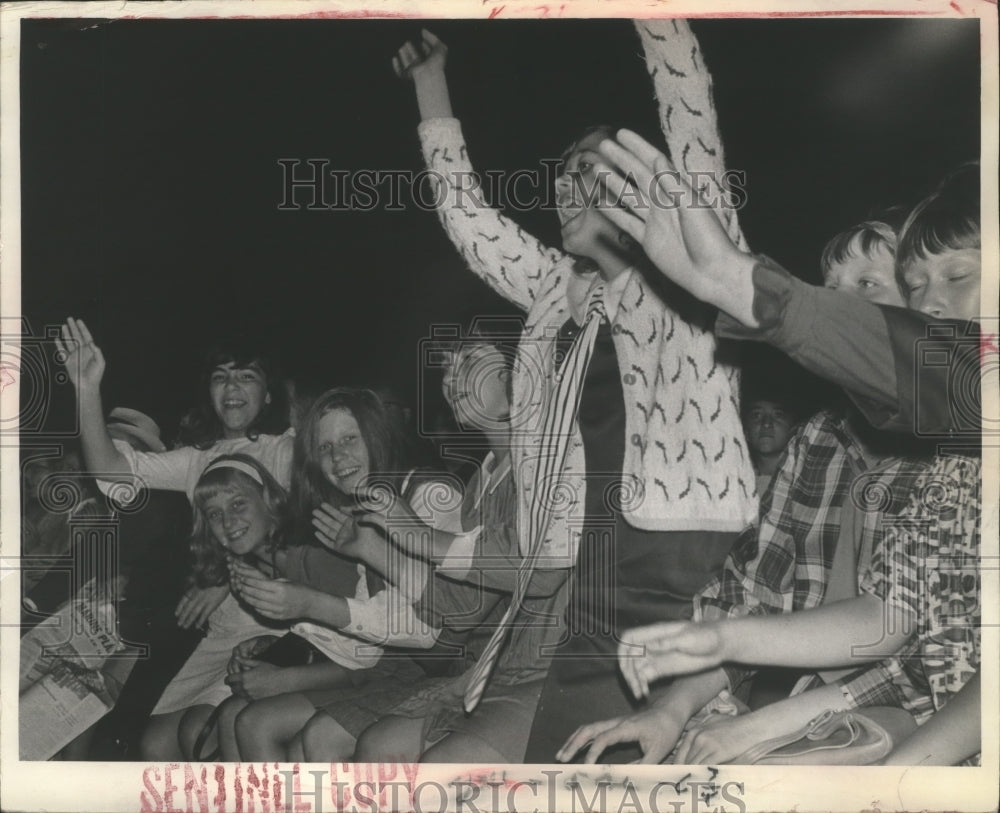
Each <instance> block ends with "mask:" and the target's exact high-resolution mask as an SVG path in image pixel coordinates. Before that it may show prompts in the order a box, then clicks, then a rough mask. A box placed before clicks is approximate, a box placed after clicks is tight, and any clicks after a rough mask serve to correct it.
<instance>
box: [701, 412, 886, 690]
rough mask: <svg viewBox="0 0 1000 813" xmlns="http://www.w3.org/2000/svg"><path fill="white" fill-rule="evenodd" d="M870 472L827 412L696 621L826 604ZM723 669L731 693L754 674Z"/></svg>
mask: <svg viewBox="0 0 1000 813" xmlns="http://www.w3.org/2000/svg"><path fill="white" fill-rule="evenodd" d="M867 467H868V466H867V464H866V462H865V459H864V456H863V455H862V451H861V447H860V446H859V444H858V443H857V442H856V441H855V440H854V438H853V436H852V435H851V433H850V432H849V431H848V429H847V421H846V419H845V418H843V417H838V416H836V415H834V414H832V413H830V412H826V411H824V412H820V413H819V414H817V415H815V416H814V417H813V418H812V419H810V420H809V421H808V422H807V423H806V424H805V425H804V426H803V427H802V429H801V430H799V432H798V433H797V434H796V436H795V437H794V438H793V439H792V440H791V442H790V443H789V445H788V449H787V451H786V454H785V457H784V459H783V461H782V464H781V467H780V468H779V470H778V471H777V472H776V473H775V475H774V478H773V480H772V481H771V485H770V488H768V489H767V491H766V492H765V493H764V494H763V496H762V497H761V501H760V517H759V519H758V521H757V522H756V523H754V524H753V525H750V526H749V527H748V528H746V530H744V531H743V532H742V533H741V534H740V536H739V537H738V538H737V540H736V543H735V544H734V545H733V549H732V552H731V553H730V554H729V557H728V558H727V559H726V563H725V565H724V566H723V569H722V573H721V574H719V575H718V576H717V577H715V578H714V579H713V580H712V581H710V582H709V583H708V584H707V585H706V586H705V587H704V588H703V589H702V590H701V592H700V593H699V594H698V595H697V596H695V598H694V605H695V606H694V617H695V619H696V620H702V619H705V620H714V619H721V618H727V617H729V618H731V617H737V616H744V615H763V614H765V613H789V612H792V611H793V610H805V609H808V608H810V607H816V606H818V605H819V604H821V603H822V601H823V597H824V595H825V594H826V586H827V582H828V580H829V576H830V568H831V566H832V564H833V554H834V551H835V550H836V547H837V540H838V537H839V535H840V516H841V510H842V507H843V505H844V503H845V501H846V500H847V497H848V495H849V494H850V491H851V484H852V482H853V481H854V479H855V478H856V477H857V476H858V475H859V474H861V473H862V472H864V471H865V470H866V469H867ZM725 668H726V672H727V674H728V675H729V679H730V686H731V688H733V689H735V688H736V687H737V686H738V684H739V683H741V682H742V681H743V680H745V679H746V677H747V675H748V672H747V671H746V670H744V669H740V668H738V667H731V666H726V667H725Z"/></svg>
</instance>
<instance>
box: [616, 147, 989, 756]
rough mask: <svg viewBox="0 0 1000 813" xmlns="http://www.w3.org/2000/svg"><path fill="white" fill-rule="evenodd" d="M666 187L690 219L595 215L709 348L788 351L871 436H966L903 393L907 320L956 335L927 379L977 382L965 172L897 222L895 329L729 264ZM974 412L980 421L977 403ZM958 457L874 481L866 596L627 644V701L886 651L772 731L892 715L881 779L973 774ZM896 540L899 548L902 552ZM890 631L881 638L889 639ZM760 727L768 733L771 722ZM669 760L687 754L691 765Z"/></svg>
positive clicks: (912, 391)
mask: <svg viewBox="0 0 1000 813" xmlns="http://www.w3.org/2000/svg"><path fill="white" fill-rule="evenodd" d="M619 137H620V138H621V139H622V142H623V143H624V144H625V145H626V149H622V147H621V146H619V145H616V144H613V143H611V142H605V144H604V145H602V149H603V150H606V152H605V154H606V155H608V157H609V158H611V160H613V161H615V162H616V163H619V165H621V166H628V167H629V171H630V172H632V173H635V172H636V170H637V168H638V167H640V166H641V167H642V169H640V170H639V177H638V182H639V183H640V184H641V183H642V182H643V181H644V180H646V181H649V180H651V178H652V172H653V171H659V170H663V169H664V168H669V167H670V165H669V162H668V161H667V159H666V158H665V157H664V156H662V155H661V154H658V153H657V152H656V150H655V148H652V147H651V146H650V145H649V144H647V143H645V142H643V141H642V139H640V138H639V137H637V136H634V134H628V133H625V132H623V133H621V134H620V135H619ZM647 173H648V176H649V177H644V176H646V174H647ZM678 178H679V176H677V175H676V173H675V174H673V175H672V176H671V177H669V178H668V177H667V175H666V174H665V173H662V172H660V173H659V176H658V181H656V182H661V185H662V181H663V179H667V181H666V186H667V187H668V188H669V190H668V191H671V192H672V193H677V192H678V191H681V192H682V193H683V194H685V195H686V200H687V201H689V205H687V206H681V207H678V208H676V209H674V210H673V211H669V212H668V211H666V210H664V209H662V208H661V209H656V208H655V207H650V208H648V209H646V210H645V211H642V212H636V213H635V214H630V213H628V212H624V211H621V212H620V213H615V212H611V213H609V216H610V217H612V219H615V220H616V222H618V223H619V224H620V225H622V226H623V227H624V228H626V229H627V230H628V231H629V233H630V234H632V236H633V237H635V238H636V239H639V240H643V241H644V242H648V244H649V245H651V246H652V245H655V246H656V247H657V250H656V251H655V252H654V253H656V254H657V256H656V257H654V258H653V259H654V261H655V262H656V263H657V265H658V267H659V268H660V269H661V270H662V271H663V272H664V273H665V274H668V275H669V276H670V278H671V279H672V280H673V281H674V282H677V283H678V284H680V285H682V286H683V287H685V288H687V289H688V290H690V291H691V292H692V293H695V294H696V295H697V296H699V297H700V298H702V299H704V300H705V301H707V302H710V303H711V304H714V305H716V306H717V307H719V308H720V309H721V310H722V311H724V313H725V314H729V316H728V317H725V316H723V317H720V322H721V323H722V324H721V326H720V327H721V330H720V332H721V333H723V335H730V336H736V337H743V338H747V337H749V338H758V339H763V340H765V341H768V342H770V343H771V344H774V345H775V346H778V347H781V348H782V349H786V350H787V351H788V352H789V354H790V355H792V356H793V357H794V358H795V359H796V360H798V361H800V362H801V363H803V364H804V365H805V366H807V367H808V368H809V369H811V370H814V371H816V372H818V373H819V374H821V375H824V377H827V378H829V379H831V380H834V381H836V382H837V383H839V384H841V385H842V386H844V387H845V389H847V390H848V392H849V393H851V394H852V397H854V399H855V401H856V402H857V403H858V404H859V406H861V407H862V409H863V410H865V411H866V414H867V415H868V416H869V418H870V420H872V422H873V423H877V424H879V425H890V426H897V427H898V426H902V427H904V428H908V429H909V430H911V431H914V430H917V429H919V428H920V427H919V426H917V424H916V422H915V421H914V420H913V419H914V418H915V417H916V415H917V414H918V405H919V407H920V409H924V408H926V407H930V409H929V411H930V412H931V413H932V416H931V417H932V420H931V421H930V425H931V426H932V427H933V428H934V429H936V430H937V431H938V432H942V431H955V430H956V429H957V430H959V431H961V430H962V429H963V428H964V427H963V426H961V425H960V422H961V421H957V420H956V414H955V413H956V410H955V409H954V407H955V404H954V403H953V402H952V403H946V404H945V405H944V407H945V408H944V409H942V408H941V404H940V403H937V404H935V403H934V402H935V401H938V402H940V401H942V400H946V399H942V398H941V396H942V393H945V394H948V393H949V390H948V389H947V388H944V389H942V388H930V387H926V386H924V387H917V386H916V384H915V382H914V380H913V376H914V369H913V367H914V365H913V361H914V354H915V352H917V351H918V350H919V342H917V341H916V340H917V339H920V338H923V337H925V336H926V335H927V333H926V331H927V329H928V327H930V326H934V327H938V326H939V323H932V322H930V321H929V320H927V319H926V318H923V319H921V318H914V317H915V315H916V314H915V313H914V311H920V312H922V313H924V314H928V315H931V316H935V317H941V318H950V319H952V320H953V321H951V323H950V324H948V323H945V324H944V325H943V326H944V327H950V328H951V329H952V331H953V341H952V345H953V347H952V350H954V351H955V352H953V353H951V354H949V355H948V360H947V363H946V364H944V365H941V368H940V369H941V370H943V373H942V372H939V373H938V375H939V376H940V375H942V374H943V375H945V376H946V377H947V378H949V379H950V377H951V376H953V375H954V373H955V370H956V366H959V367H960V366H961V365H963V364H968V363H970V361H971V362H972V363H975V364H976V366H975V367H973V368H972V369H973V371H978V370H979V368H978V358H977V357H976V355H975V351H976V350H978V348H977V347H975V346H973V347H972V352H971V353H970V352H969V347H968V345H969V344H970V343H969V341H968V336H969V335H970V332H971V333H972V334H973V335H975V333H976V330H975V320H976V319H978V318H979V312H980V301H979V293H978V292H979V278H980V274H981V254H980V247H981V243H980V226H979V174H978V166H975V165H972V166H966V167H963V168H961V169H960V170H959V171H958V172H956V173H954V174H952V175H951V176H949V177H948V178H946V179H945V181H944V182H943V183H942V184H941V186H940V187H939V188H938V190H937V191H935V193H934V194H932V195H931V196H929V197H928V198H927V199H925V200H924V201H923V202H921V203H920V204H919V205H918V206H917V207H916V208H915V209H914V211H913V212H912V213H911V215H910V217H909V218H908V219H907V222H906V224H905V226H904V229H903V233H902V235H901V237H900V240H899V244H900V251H899V257H898V259H897V263H898V267H899V269H900V271H901V277H902V279H903V280H904V282H905V285H906V294H907V301H908V305H909V307H910V309H911V310H910V312H909V313H907V312H905V311H900V310H897V309H894V308H878V309H869V308H859V307H858V303H857V302H848V301H846V300H845V298H842V297H837V296H830V295H826V296H824V295H820V293H819V292H817V291H816V289H813V288H811V287H810V286H807V285H805V284H804V283H801V282H799V281H797V280H795V279H794V278H793V277H791V276H790V275H788V274H787V273H786V272H784V271H782V270H781V269H777V268H774V267H773V266H771V265H770V264H768V263H765V262H762V261H760V260H758V259H756V258H754V257H752V256H750V255H748V254H746V253H744V252H742V251H740V250H738V249H737V248H736V247H735V246H733V245H732V243H731V242H730V241H729V239H728V237H727V236H726V234H725V231H724V230H723V229H722V228H721V227H720V225H719V224H718V221H717V220H716V219H715V217H714V215H713V213H712V212H711V211H710V210H709V211H702V212H699V211H698V196H697V193H695V192H693V191H692V190H691V189H690V188H689V187H686V185H685V184H684V182H683V181H680V180H678ZM609 186H612V187H617V186H621V184H619V183H618V182H617V181H614V182H612V184H610V185H609ZM676 187H679V189H678V188H676ZM612 191H615V189H614V188H613V189H612ZM706 215H707V216H706ZM647 237H649V238H650V239H649V240H648V241H647ZM668 258H669V259H668ZM952 277H954V279H952ZM959 320H972V324H970V323H969V322H968V321H959ZM970 356H971V359H970ZM946 381H947V379H946ZM947 400H951V399H947ZM970 406H973V408H974V409H976V410H978V409H979V406H978V404H977V405H971V404H970ZM964 417H965V418H966V419H967V417H968V416H964ZM977 435H978V432H977ZM977 435H976V436H973V438H977ZM972 445H973V446H975V445H976V443H975V442H973V444H972ZM963 452H964V454H966V455H971V456H961V455H951V456H938V457H935V458H934V459H932V460H931V461H929V462H926V463H922V464H920V463H915V462H913V461H901V462H900V465H899V466H898V467H897V471H895V472H886V473H885V475H886V477H885V478H882V479H883V480H886V478H888V477H892V476H895V475H899V474H900V473H902V474H906V473H907V472H905V471H904V470H905V469H906V468H907V467H909V468H910V469H911V471H910V472H909V475H910V478H911V479H910V480H909V488H908V489H907V491H908V493H903V494H902V496H903V505H902V507H900V506H899V505H898V504H893V503H896V502H897V499H898V498H899V497H900V496H901V489H900V488H899V486H900V485H902V484H903V483H905V482H906V481H905V479H904V480H888V494H887V495H886V496H887V497H888V500H889V506H888V507H886V506H879V508H880V510H879V511H878V512H877V513H875V514H874V516H876V517H877V518H878V519H879V520H880V526H881V527H880V529H879V533H880V538H881V540H882V544H881V545H878V546H877V547H876V549H875V554H874V556H873V560H872V563H871V566H870V567H869V568H867V571H866V573H865V576H864V578H863V580H862V584H861V587H862V590H863V591H864V593H865V594H864V595H862V596H860V597H858V598H855V599H849V600H845V601H841V602H838V603H836V604H833V605H828V606H825V607H822V608H819V609H816V610H813V611H810V612H808V613H798V614H792V615H787V616H778V617H771V618H760V619H752V620H751V619H745V620H741V621H738V622H724V623H722V624H719V625H718V626H717V627H716V628H715V629H713V628H706V627H704V626H701V627H697V628H696V627H693V626H692V625H677V624H671V625H654V626H653V627H650V628H647V629H646V630H644V631H637V633H636V635H635V636H634V637H633V639H632V642H633V643H636V642H640V643H644V644H645V645H646V653H647V654H646V656H645V658H642V659H638V660H636V659H623V660H622V661H621V663H622V667H623V670H624V671H625V673H626V676H627V678H628V679H629V681H630V683H631V685H632V686H633V688H634V689H635V690H636V691H637V692H638V693H640V694H641V693H642V692H643V690H644V686H645V685H646V683H647V682H648V681H649V680H651V679H654V678H656V677H658V676H661V675H666V674H679V673H684V672H689V671H700V670H703V669H706V668H708V667H711V666H712V665H714V664H719V663H721V662H723V661H730V662H743V663H780V664H787V665H809V666H824V665H845V663H851V662H854V663H857V662H858V661H864V660H869V659H872V660H875V659H878V657H879V656H880V653H881V654H885V652H886V651H888V652H892V651H893V650H894V649H898V650H899V651H898V652H896V654H895V655H892V656H891V657H890V658H889V659H888V660H886V661H884V662H883V663H881V664H878V665H877V666H875V667H872V668H871V669H868V670H865V671H864V672H862V673H861V674H855V675H852V676H850V677H848V678H845V679H844V680H842V681H841V682H840V683H839V685H838V684H832V685H830V686H826V687H823V688H822V689H818V690H816V691H815V692H813V693H807V694H804V695H800V696H798V697H795V698H790V699H789V700H787V701H784V704H783V709H781V717H782V723H783V725H784V726H785V728H786V729H791V730H794V729H796V728H798V727H799V726H801V725H803V724H804V723H805V722H807V721H808V719H809V718H810V717H811V716H812V715H813V714H815V713H816V711H817V709H819V708H821V707H822V705H823V704H830V706H833V707H836V706H841V707H842V706H843V705H847V706H864V705H871V704H879V703H885V702H892V701H893V700H895V701H896V703H897V704H898V705H902V706H903V707H904V708H907V710H909V711H911V713H913V714H914V716H915V717H916V718H917V720H918V722H922V723H926V724H925V725H924V726H922V727H921V728H920V729H918V730H917V732H916V733H915V734H913V735H912V736H911V737H909V738H908V739H907V740H906V741H904V742H903V743H902V744H901V745H900V746H898V747H897V749H896V750H895V751H894V752H893V753H892V754H890V755H889V757H888V758H887V760H886V761H887V762H888V763H891V764H955V763H958V762H962V761H963V760H967V759H970V758H974V757H975V755H976V754H977V752H978V751H979V748H980V741H979V707H980V698H979V676H978V668H979V659H980V625H981V608H980V603H979V594H980V576H979V545H980V516H981V504H982V482H981V463H980V460H979V457H978V455H976V450H975V449H971V450H963ZM882 485H883V486H884V485H885V482H883V483H882ZM935 494H937V495H938V497H937V498H935V496H934V495H935ZM942 494H943V495H944V499H942V498H941V495H942ZM905 532H908V533H909V534H910V535H909V536H908V537H907V536H900V534H902V533H905ZM900 540H902V542H901V541H900ZM892 617H894V618H895V619H896V622H897V623H896V624H895V626H892V625H887V624H886V619H889V618H892ZM910 630H913V633H912V634H909V635H908V634H907V633H908V632H909V631H910ZM715 632H718V633H719V635H715V634H713V633H715ZM775 633H778V634H777V635H776V634H775ZM640 639H641V640H640ZM880 639H881V641H882V642H883V644H886V646H884V647H883V648H882V649H876V648H869V652H868V653H867V654H865V653H862V654H861V655H860V656H859V655H858V653H857V652H856V650H855V644H856V642H857V641H858V640H861V641H862V642H870V641H879V640H880ZM900 647H902V648H901V649H900ZM946 704H947V705H946ZM830 706H828V707H830ZM771 713H772V720H773V719H774V717H773V714H774V709H773V707H772V709H771ZM713 730H714V729H713ZM779 733H781V732H779ZM694 736H698V735H694ZM772 736H773V734H772ZM683 745H684V744H683V743H682V746H683ZM682 750H683V751H684V753H685V754H687V755H690V751H691V749H690V748H687V749H684V748H682ZM702 756H705V754H702ZM719 761H724V760H719Z"/></svg>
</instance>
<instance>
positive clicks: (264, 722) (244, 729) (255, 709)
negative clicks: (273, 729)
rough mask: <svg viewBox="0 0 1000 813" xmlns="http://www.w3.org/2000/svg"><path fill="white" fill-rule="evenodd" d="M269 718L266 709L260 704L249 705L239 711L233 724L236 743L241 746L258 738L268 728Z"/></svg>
mask: <svg viewBox="0 0 1000 813" xmlns="http://www.w3.org/2000/svg"><path fill="white" fill-rule="evenodd" d="M270 718H271V715H270V714H269V713H268V709H267V707H266V706H264V705H263V704H261V703H251V704H250V705H248V706H246V707H245V708H243V709H240V710H239V711H238V712H236V715H235V719H234V723H233V728H234V730H235V731H236V740H237V742H239V743H240V744H241V745H243V744H244V743H248V742H251V741H253V740H255V739H257V738H259V737H260V735H261V732H263V731H265V730H266V729H267V728H268V724H269V722H270Z"/></svg>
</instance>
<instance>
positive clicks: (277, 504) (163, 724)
mask: <svg viewBox="0 0 1000 813" xmlns="http://www.w3.org/2000/svg"><path fill="white" fill-rule="evenodd" d="M192 502H193V503H194V530H193V533H192V537H191V550H192V552H193V554H194V559H195V570H194V576H195V580H196V582H197V583H198V584H200V585H203V586H210V585H215V584H217V583H218V582H219V581H220V579H225V578H226V576H227V559H228V558H230V557H232V558H235V559H239V560H242V561H246V562H253V563H254V564H255V565H256V566H258V567H262V568H264V569H265V570H267V571H268V572H269V573H272V574H274V573H276V564H275V562H276V556H277V553H278V551H279V550H280V549H281V548H283V546H284V544H285V532H286V530H287V527H288V506H287V499H286V495H285V491H284V489H282V488H281V486H280V485H278V483H277V482H276V481H275V479H274V478H273V477H272V476H271V475H270V474H269V473H268V472H267V470H266V469H265V468H264V467H263V466H262V465H261V464H260V463H258V462H257V461H256V460H254V459H253V458H251V457H249V456H247V455H226V456H222V457H218V458H216V459H215V460H214V461H212V463H210V464H209V465H208V467H207V468H206V469H205V471H204V472H203V474H202V476H201V477H200V478H199V479H198V482H197V484H196V485H195V488H194V494H193V495H192ZM276 630H277V631H279V632H280V631H282V625H281V624H275V623H273V622H268V621H267V620H264V619H260V618H259V617H257V616H255V615H253V614H251V613H250V612H249V611H248V609H247V608H246V606H245V605H244V604H242V603H241V602H240V601H239V600H238V599H237V598H236V597H235V596H234V595H233V594H232V593H229V592H228V591H227V593H226V597H225V599H224V600H223V602H222V603H221V604H220V605H219V607H218V608H217V609H216V610H215V611H214V612H212V613H211V615H210V616H209V625H208V632H207V634H206V636H205V638H204V639H203V640H202V641H201V643H200V644H199V645H198V647H197V649H195V651H194V653H193V654H192V655H191V657H190V658H189V659H188V660H187V662H186V663H185V664H184V666H183V667H181V670H180V672H179V673H178V674H177V676H176V677H174V679H173V680H172V681H171V682H170V684H169V685H168V686H167V688H166V690H165V691H164V693H163V696H162V697H161V698H160V700H159V702H158V703H157V705H156V707H155V708H154V709H153V716H152V717H151V718H150V722H149V725H148V726H147V728H146V731H145V733H144V734H143V739H142V745H141V748H142V753H143V756H144V758H146V759H155V760H164V759H181V758H183V757H184V756H185V755H190V753H191V750H192V748H193V745H194V740H195V737H196V736H197V734H198V732H199V731H200V730H201V728H202V726H203V725H204V723H205V721H206V720H207V719H208V717H209V715H210V714H211V713H212V709H213V708H214V707H215V706H217V705H218V704H219V703H221V702H222V701H223V700H225V699H226V698H228V697H229V695H230V689H229V686H227V685H226V682H225V678H226V669H227V665H228V664H229V661H230V658H231V656H232V651H233V647H235V646H236V645H237V644H239V643H240V642H242V641H245V640H247V639H250V638H254V637H255V636H259V635H262V634H265V633H268V634H273V633H274V632H275V631H276Z"/></svg>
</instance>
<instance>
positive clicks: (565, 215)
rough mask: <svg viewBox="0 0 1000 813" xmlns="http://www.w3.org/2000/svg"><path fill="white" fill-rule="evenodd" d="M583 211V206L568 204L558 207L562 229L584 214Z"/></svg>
mask: <svg viewBox="0 0 1000 813" xmlns="http://www.w3.org/2000/svg"><path fill="white" fill-rule="evenodd" d="M584 211H585V209H584V207H583V206H579V205H576V204H569V205H565V206H560V207H559V209H558V212H559V222H560V224H561V225H562V227H563V228H566V226H568V225H569V224H570V223H572V222H573V221H574V220H576V219H577V218H578V217H579V216H580V215H582V214H583V213H584Z"/></svg>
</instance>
